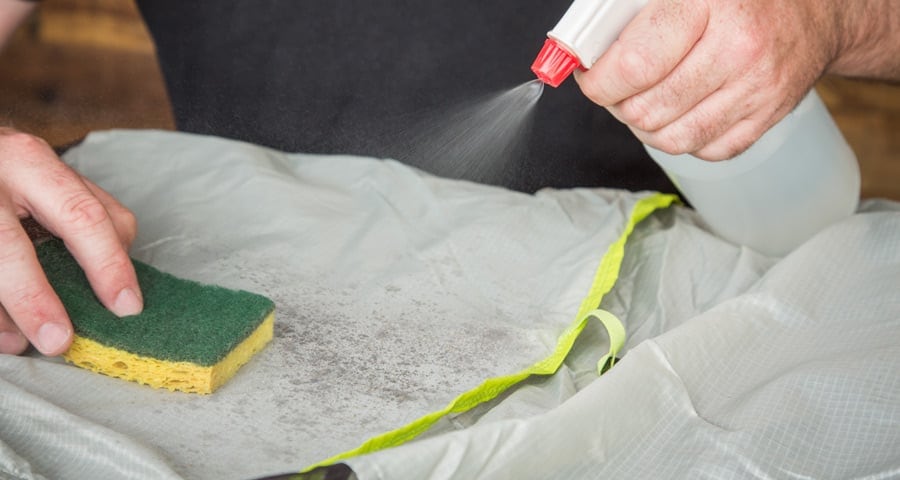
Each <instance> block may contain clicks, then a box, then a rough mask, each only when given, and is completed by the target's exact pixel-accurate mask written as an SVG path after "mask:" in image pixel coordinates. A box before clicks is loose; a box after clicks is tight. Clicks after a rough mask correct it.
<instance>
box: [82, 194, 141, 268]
mask: <svg viewBox="0 0 900 480" xmlns="http://www.w3.org/2000/svg"><path fill="white" fill-rule="evenodd" d="M81 181H82V182H84V184H85V185H86V186H87V187H88V190H90V191H91V193H93V194H94V196H95V197H97V199H98V200H100V203H102V204H103V206H104V207H105V208H106V211H107V212H108V213H109V217H110V219H111V220H112V222H113V226H114V227H115V228H116V233H118V234H119V240H121V242H122V247H123V248H124V249H125V250H126V251H127V250H128V249H130V248H131V244H132V243H133V242H134V239H135V237H136V236H137V219H136V218H135V216H134V214H133V213H131V210H129V209H128V208H126V207H125V206H124V205H122V204H121V203H120V202H119V201H118V200H116V198H115V197H113V196H112V195H110V194H109V193H107V191H106V190H103V189H102V188H100V187H98V186H97V185H96V184H95V183H94V182H92V181H90V180H88V179H87V178H85V177H81Z"/></svg>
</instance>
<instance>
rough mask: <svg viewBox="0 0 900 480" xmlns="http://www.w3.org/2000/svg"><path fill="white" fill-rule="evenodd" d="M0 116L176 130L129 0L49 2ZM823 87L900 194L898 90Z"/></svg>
mask: <svg viewBox="0 0 900 480" xmlns="http://www.w3.org/2000/svg"><path fill="white" fill-rule="evenodd" d="M0 72H2V73H0V118H2V119H0V122H6V123H7V124H11V125H13V126H15V127H17V128H19V129H20V130H24V131H27V132H31V133H34V134H37V135H39V136H41V137H43V138H45V139H47V141H49V142H50V143H51V144H52V145H55V146H64V145H67V144H70V143H72V142H75V141H77V140H79V139H81V138H82V137H84V136H85V135H86V134H87V133H88V132H90V131H92V130H98V129H107V128H161V129H172V128H173V127H174V124H173V120H172V113H171V109H170V108H169V106H168V98H167V96H166V92H165V87H164V86H163V82H162V77H161V75H160V72H159V68H158V67H157V65H156V61H155V57H154V51H153V45H152V42H151V41H150V38H149V35H148V34H147V32H146V30H145V29H144V28H143V24H142V23H141V22H140V17H139V16H138V14H137V12H136V10H135V8H134V5H132V4H131V3H130V2H128V1H123V0H44V1H43V2H42V7H41V10H40V12H39V14H38V15H37V16H36V17H35V18H34V19H33V20H32V21H31V22H30V23H29V25H27V26H26V27H25V28H23V29H22V30H21V31H20V32H19V33H18V34H17V35H16V37H15V38H14V40H13V42H12V43H11V44H10V45H9V46H8V47H7V48H6V49H5V51H3V52H2V53H0ZM817 88H818V90H819V93H820V95H821V96H822V98H823V99H824V100H825V102H826V104H827V105H828V107H829V109H830V110H831V112H832V114H833V116H834V117H835V120H836V121H837V123H838V126H839V127H840V128H841V130H842V131H843V133H844V135H845V136H846V137H847V140H848V141H849V142H850V145H851V146H852V147H853V149H854V151H855V152H856V154H857V157H858V158H859V163H860V169H861V171H862V175H863V185H862V190H863V196H864V197H883V198H890V199H894V200H900V135H898V134H900V86H898V85H890V84H885V83H872V82H862V81H853V80H847V79H838V78H826V79H824V80H823V81H821V82H820V84H819V85H818V87H817Z"/></svg>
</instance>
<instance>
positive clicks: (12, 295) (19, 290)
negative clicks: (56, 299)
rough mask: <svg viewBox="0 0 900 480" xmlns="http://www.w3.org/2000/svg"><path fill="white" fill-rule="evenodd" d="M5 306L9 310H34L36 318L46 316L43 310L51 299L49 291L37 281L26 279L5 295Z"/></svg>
mask: <svg viewBox="0 0 900 480" xmlns="http://www.w3.org/2000/svg"><path fill="white" fill-rule="evenodd" d="M5 297H6V298H5V300H4V302H3V305H4V307H5V308H6V310H7V311H9V312H32V315H29V316H31V317H32V318H35V319H40V318H43V317H45V316H46V315H43V314H42V313H41V312H42V311H43V310H44V308H43V307H44V306H45V305H46V304H47V302H49V301H50V300H51V297H50V295H49V292H47V291H46V290H45V289H43V288H41V287H40V285H39V284H38V283H37V282H35V281H25V282H22V283H21V284H19V285H18V286H17V287H16V288H14V289H12V290H11V291H9V292H8V293H7V294H6V295H5Z"/></svg>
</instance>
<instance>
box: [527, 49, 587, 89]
mask: <svg viewBox="0 0 900 480" xmlns="http://www.w3.org/2000/svg"><path fill="white" fill-rule="evenodd" d="M579 67H581V62H579V61H578V58H576V57H575V55H572V54H571V53H569V52H568V51H567V50H566V49H564V48H562V47H561V46H560V45H559V43H557V41H556V40H553V39H552V38H548V39H547V41H546V42H544V48H542V49H541V52H540V53H538V56H537V58H535V59H534V63H532V64H531V71H532V72H534V74H535V75H537V77H538V79H539V80H540V81H542V82H544V83H546V84H547V85H550V86H551V87H558V86H559V84H560V83H562V82H563V80H565V79H566V78H568V77H569V75H571V74H572V72H574V71H575V69H576V68H579Z"/></svg>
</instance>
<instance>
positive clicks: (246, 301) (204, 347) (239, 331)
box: [37, 239, 275, 393]
mask: <svg viewBox="0 0 900 480" xmlns="http://www.w3.org/2000/svg"><path fill="white" fill-rule="evenodd" d="M37 252H38V258H39V259H40V261H41V264H42V265H43V267H44V271H45V272H46V274H47V278H48V280H50V284H51V285H52V286H53V288H54V289H55V290H56V292H57V294H58V295H59V297H60V299H61V300H62V302H63V304H64V305H65V307H66V311H67V312H68V314H69V317H70V318H71V320H72V324H73V326H74V328H75V340H74V341H73V343H72V346H71V347H70V348H69V350H68V351H67V352H66V353H65V354H63V357H64V358H65V359H66V360H68V361H69V362H71V363H73V364H75V365H77V366H80V367H83V368H87V369H90V370H93V371H95V372H98V373H103V374H106V375H110V376H113V377H118V378H123V379H126V380H131V381H135V382H139V383H143V384H145V385H149V386H151V387H156V388H167V389H169V390H180V391H183V392H190V393H211V392H213V391H214V390H216V389H217V388H218V387H220V386H221V385H222V384H224V383H225V382H227V381H228V380H229V379H230V378H231V377H232V376H234V374H235V372H237V370H238V369H239V368H240V367H241V366H242V365H244V364H245V363H247V361H249V360H250V358H251V357H252V356H253V355H254V354H256V353H257V352H258V351H260V350H261V349H262V348H263V347H264V346H265V345H266V344H267V343H268V342H269V341H270V340H271V339H272V333H273V328H274V322H275V320H274V319H275V312H274V308H275V306H274V303H273V302H272V301H271V300H269V299H268V298H266V297H264V296H262V295H257V294H253V293H249V292H245V291H240V290H229V289H225V288H221V287H217V286H212V285H203V284H200V283H197V282H192V281H189V280H184V279H179V278H176V277H174V276H172V275H169V274H167V273H163V272H161V271H159V270H157V269H155V268H153V267H151V266H149V265H146V264H144V263H141V262H138V261H134V262H133V263H134V266H135V271H136V272H137V275H138V282H139V283H140V285H141V291H142V293H143V296H144V310H143V312H141V314H139V315H134V316H130V317H123V318H118V317H116V316H115V315H113V314H112V313H111V312H109V311H108V310H107V309H106V308H104V307H103V305H102V304H100V302H99V301H98V300H97V298H96V297H95V296H94V294H93V292H92V290H91V287H90V284H89V283H88V281H87V278H86V277H85V276H84V272H83V271H82V270H81V268H80V267H79V266H78V264H77V262H76V261H75V259H74V258H72V256H71V255H70V254H69V253H68V251H67V250H66V248H65V246H64V245H63V243H62V242H61V241H59V240H56V239H54V240H50V241H47V242H44V243H41V244H40V245H38V247H37Z"/></svg>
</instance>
